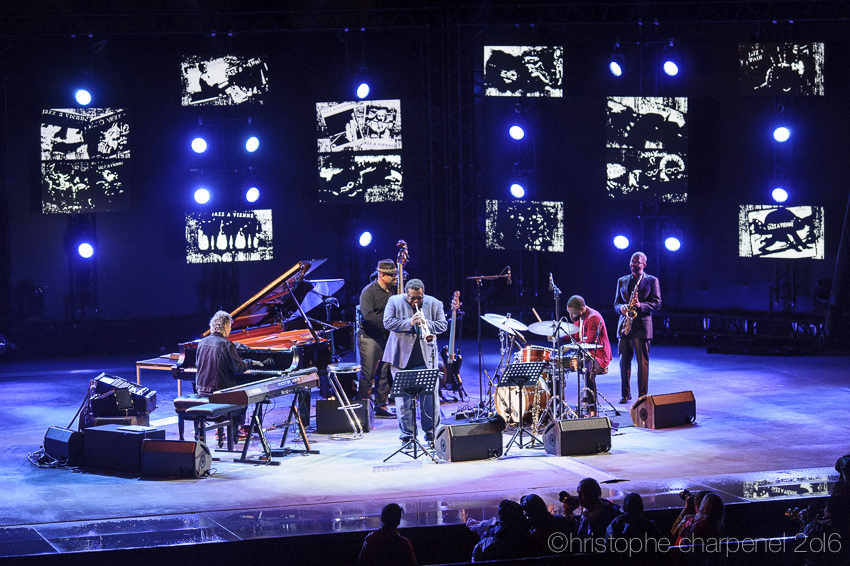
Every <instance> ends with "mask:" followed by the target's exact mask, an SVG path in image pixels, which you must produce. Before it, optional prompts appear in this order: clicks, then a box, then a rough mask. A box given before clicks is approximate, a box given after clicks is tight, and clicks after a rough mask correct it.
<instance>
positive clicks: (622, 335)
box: [614, 252, 661, 403]
mask: <svg viewBox="0 0 850 566" xmlns="http://www.w3.org/2000/svg"><path fill="white" fill-rule="evenodd" d="M629 267H630V268H631V273H630V274H629V275H626V276H624V277H620V279H619V280H618V281H617V295H616V297H615V298H614V310H616V311H617V312H618V313H619V314H620V320H619V323H618V324H617V336H618V337H619V339H620V342H619V345H618V349H619V351H620V382H621V392H622V394H623V396H622V398H621V399H620V403H628V402H629V401H631V399H632V394H631V388H630V386H629V381H630V379H631V374H632V358H636V359H637V370H638V379H637V381H638V397H643V396H644V395H646V394H647V391H648V389H649V342H650V340H652V311H657V310H658V309H659V308H661V285H660V283H659V282H658V278H657V277H653V276H652V275H649V274H648V273H646V272H645V271H644V269H645V268H646V254H644V253H643V252H635V253H634V254H632V259H631V262H630V264H629Z"/></svg>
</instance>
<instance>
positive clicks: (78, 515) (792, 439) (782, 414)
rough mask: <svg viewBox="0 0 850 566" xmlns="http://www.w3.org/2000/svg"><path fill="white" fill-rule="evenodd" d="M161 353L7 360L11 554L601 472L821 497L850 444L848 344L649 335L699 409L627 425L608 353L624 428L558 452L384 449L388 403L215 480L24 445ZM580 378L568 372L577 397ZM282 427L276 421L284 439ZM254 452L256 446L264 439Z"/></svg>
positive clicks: (424, 511) (667, 491) (246, 534)
mask: <svg viewBox="0 0 850 566" xmlns="http://www.w3.org/2000/svg"><path fill="white" fill-rule="evenodd" d="M463 346H464V349H463V352H464V354H465V359H464V363H463V368H462V372H461V376H462V378H463V383H464V387H465V389H466V391H467V392H468V393H469V395H470V397H471V403H472V404H477V403H478V401H479V399H480V397H479V392H478V389H479V387H478V383H479V373H478V356H477V346H476V344H475V342H474V341H464V343H463ZM484 348H485V351H484V352H483V362H484V364H483V366H484V369H487V371H488V372H489V374H490V375H493V370H494V369H495V368H496V366H497V364H498V360H499V352H498V343H497V341H496V340H490V341H488V344H485V345H484ZM151 354H153V355H155V354H156V353H149V354H148V355H142V356H136V357H133V358H130V357H121V358H116V357H104V358H80V359H62V360H45V361H38V362H32V361H26V362H23V361H12V362H9V361H0V384H2V388H1V389H0V391H2V395H0V404H2V410H3V413H4V418H3V419H2V421H0V431H2V433H3V434H2V435H0V451H1V452H2V454H3V457H2V459H0V474H2V475H0V477H2V480H0V482H1V483H0V485H2V489H3V495H4V496H3V500H2V503H0V526H2V528H0V556H13V555H22V554H35V553H56V552H60V553H61V552H72V551H82V550H96V549H109V548H132V547H148V546H163V545H169V544H191V543H193V542H215V541H229V540H240V539H249V538H257V537H275V536H293V535H301V534H306V533H328V532H338V531H358V530H368V529H372V528H376V527H377V526H378V518H377V517H378V515H379V513H380V509H381V508H382V507H383V506H384V505H385V504H386V503H388V502H399V503H401V504H402V505H403V507H404V509H405V516H404V520H403V523H402V527H404V526H414V525H419V526H422V525H432V524H433V525H445V524H456V523H463V522H465V520H466V518H468V517H474V518H482V517H486V516H490V515H493V514H495V510H496V507H497V506H498V503H499V501H501V500H502V499H504V498H512V499H517V500H518V499H519V498H520V497H521V496H522V495H525V494H528V493H537V494H539V495H541V496H542V497H543V498H544V499H545V500H546V501H547V502H549V503H550V504H552V505H554V506H555V507H558V505H557V504H556V503H557V494H558V492H559V491H561V490H568V491H573V492H574V490H575V487H576V485H577V484H578V482H579V480H580V479H581V478H584V477H587V476H590V477H594V478H596V479H597V480H599V481H600V482H603V488H604V490H605V491H604V495H605V496H606V497H609V498H611V499H613V500H614V501H616V502H618V503H620V502H621V501H622V498H623V497H624V496H625V494H626V493H628V492H632V491H635V492H638V493H641V494H642V495H643V498H644V502H645V504H646V507H647V508H648V509H652V508H670V507H678V506H680V504H681V501H680V500H679V498H678V492H679V491H680V490H682V489H685V488H687V489H689V490H691V491H694V490H698V489H712V490H713V491H715V492H718V493H719V494H721V496H722V497H723V498H724V500H726V501H727V502H736V501H746V500H747V499H748V498H766V497H799V496H800V495H804V494H806V493H809V492H811V493H812V494H814V495H820V494H825V490H827V489H828V488H829V486H830V484H831V482H832V481H834V480H835V479H836V477H837V474H836V473H835V471H834V469H833V466H834V464H835V461H836V459H837V458H839V457H840V456H842V455H844V454H847V453H850V441H848V438H850V418H848V417H850V409H849V408H848V400H850V371H848V367H850V366H848V361H850V360H848V357H847V356H817V357H747V356H735V355H709V354H707V353H706V352H705V350H704V349H701V348H694V347H664V346H653V348H652V353H651V356H652V357H651V362H650V384H649V389H650V391H649V392H650V394H662V393H674V392H679V391H693V393H694V396H695V398H696V406H697V420H696V424H694V425H693V426H685V427H679V428H671V429H664V430H649V429H643V428H637V427H633V426H628V425H630V424H631V420H630V419H629V417H628V412H627V410H626V408H627V406H621V405H618V404H617V400H618V399H619V397H620V384H619V375H618V371H616V367H612V368H611V372H610V373H608V374H607V375H603V376H600V377H599V378H598V388H599V391H600V393H601V394H602V395H604V396H605V397H607V398H608V399H609V400H610V401H611V402H612V403H614V405H615V407H617V408H618V409H620V410H621V412H622V416H621V417H619V418H617V417H615V418H614V419H613V420H614V421H615V422H619V424H620V425H621V426H620V427H619V428H618V429H617V430H616V431H614V433H613V437H612V448H611V451H610V452H609V453H605V454H596V455H591V456H578V457H557V456H554V455H550V454H547V453H546V452H545V451H544V450H543V449H542V448H535V449H518V448H517V447H513V448H511V449H510V451H509V453H508V455H507V456H505V457H502V458H500V459H491V460H479V461H471V462H454V463H447V462H442V461H441V462H440V463H439V464H435V463H434V462H432V461H431V460H430V459H428V458H419V459H417V460H413V459H410V458H408V457H406V456H404V455H397V456H395V457H393V458H392V459H390V460H389V461H388V462H384V459H385V458H386V457H387V456H389V455H390V454H392V452H393V451H395V450H396V449H397V448H398V447H399V446H400V441H399V439H398V425H397V423H396V421H395V420H382V419H376V421H375V429H374V430H372V431H371V432H369V433H366V434H365V435H364V437H363V438H362V439H359V440H331V439H329V438H328V436H326V435H319V434H316V433H315V432H312V433H311V434H310V437H309V439H310V443H311V447H312V448H313V449H316V450H319V451H320V454H311V455H300V454H293V455H289V456H287V457H282V458H278V459H277V461H279V462H280V464H279V465H277V466H266V465H245V464H237V463H233V462H232V461H229V460H231V459H232V458H233V457H234V455H230V454H226V453H225V454H223V455H221V454H219V455H220V456H222V460H221V461H216V462H214V463H213V471H214V472H215V473H214V474H213V475H212V477H209V478H205V479H193V480H188V479H184V480H162V479H159V480H151V479H140V478H138V477H133V476H122V475H110V474H103V473H96V472H90V471H82V470H72V469H40V468H37V467H35V466H33V465H32V464H31V463H30V462H29V461H28V460H27V454H28V453H31V452H33V451H36V450H38V448H39V446H40V445H41V444H42V443H43V440H44V435H45V432H46V431H47V429H48V427H50V426H67V425H68V424H69V423H70V421H71V419H72V418H73V416H74V414H75V412H76V411H77V408H78V407H79V405H80V403H81V402H82V401H83V399H84V396H85V394H86V391H87V388H88V384H89V381H90V380H91V379H93V378H94V377H95V376H96V375H98V374H99V373H101V372H107V373H109V374H112V375H119V376H122V377H125V378H126V379H128V380H130V381H133V380H134V379H135V361H136V360H140V359H144V358H146V357H147V358H149V357H152V355H151ZM346 361H353V360H346ZM615 363H616V359H615ZM574 376H575V374H570V376H569V377H568V379H570V380H572V381H571V383H572V385H569V386H568V388H567V391H568V392H572V394H571V395H570V393H568V394H567V400H568V401H569V402H571V403H574V402H575V385H574V383H575V381H574V380H575V377H574ZM485 383H486V382H485ZM142 384H143V385H146V386H149V387H152V388H154V389H156V390H157V392H158V404H159V408H158V409H157V410H156V411H155V412H154V413H152V414H151V420H152V423H151V424H153V425H156V426H161V427H163V428H165V430H166V434H167V438H170V439H176V438H177V425H176V416H174V413H173V410H172V401H173V399H174V397H175V396H176V392H177V387H176V383H175V381H174V380H173V379H172V378H171V376H170V374H169V373H168V372H163V371H146V372H143V373H142ZM632 389H633V390H636V385H635V384H634V375H633V384H632ZM316 397H317V394H316V392H315V391H314V395H313V400H314V402H315V399H316ZM289 399H290V397H281V398H278V399H277V400H276V408H275V409H274V410H273V411H272V412H271V413H270V414H269V415H267V417H266V420H265V423H266V425H273V424H275V423H278V422H281V421H283V420H284V419H285V416H286V413H287V411H288V407H289ZM461 406H462V405H461V404H457V403H453V404H443V405H442V407H441V409H442V412H443V415H444V419H443V422H444V424H455V422H458V423H463V422H466V421H465V420H462V419H461V420H459V421H455V418H454V416H453V415H454V413H455V412H456V411H457V410H458V408H459V407H461ZM312 422H313V424H315V420H313V421H312ZM187 428H190V427H187ZM281 434H282V432H281V431H280V430H277V431H272V432H271V433H270V437H271V440H272V443H273V444H276V443H279V442H280V435H281ZM420 434H421V433H420ZM509 434H510V431H508V432H506V433H505V436H504V442H505V443H507V441H508V439H509V438H510V437H509ZM290 438H291V436H290ZM288 445H289V446H293V445H292V442H291V440H290V442H289V443H288ZM296 447H297V446H296ZM250 454H251V455H254V456H256V455H258V454H259V443H256V442H255V443H254V444H253V445H252V447H251V452H250Z"/></svg>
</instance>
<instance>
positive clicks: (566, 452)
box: [543, 417, 611, 456]
mask: <svg viewBox="0 0 850 566" xmlns="http://www.w3.org/2000/svg"><path fill="white" fill-rule="evenodd" d="M543 445H544V447H545V448H546V452H548V453H549V454H554V455H555V456H581V455H587V454H599V453H600V452H608V451H609V450H611V421H610V420H608V417H595V418H590V419H573V420H568V421H553V422H551V423H549V424H548V425H547V426H546V429H545V430H544V431H543Z"/></svg>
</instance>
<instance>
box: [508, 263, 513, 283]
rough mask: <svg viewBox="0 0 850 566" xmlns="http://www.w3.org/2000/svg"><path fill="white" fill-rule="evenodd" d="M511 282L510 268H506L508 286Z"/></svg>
mask: <svg viewBox="0 0 850 566" xmlns="http://www.w3.org/2000/svg"><path fill="white" fill-rule="evenodd" d="M512 282H513V281H512V280H511V268H510V267H509V268H508V285H510V284H511V283H512Z"/></svg>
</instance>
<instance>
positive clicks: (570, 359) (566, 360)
mask: <svg viewBox="0 0 850 566" xmlns="http://www.w3.org/2000/svg"><path fill="white" fill-rule="evenodd" d="M562 361H563V364H564V369H565V370H567V371H578V361H579V360H578V355H577V354H569V355H567V356H564V357H563V359H562Z"/></svg>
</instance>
